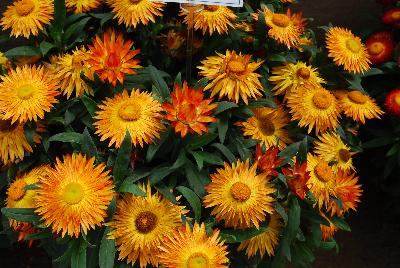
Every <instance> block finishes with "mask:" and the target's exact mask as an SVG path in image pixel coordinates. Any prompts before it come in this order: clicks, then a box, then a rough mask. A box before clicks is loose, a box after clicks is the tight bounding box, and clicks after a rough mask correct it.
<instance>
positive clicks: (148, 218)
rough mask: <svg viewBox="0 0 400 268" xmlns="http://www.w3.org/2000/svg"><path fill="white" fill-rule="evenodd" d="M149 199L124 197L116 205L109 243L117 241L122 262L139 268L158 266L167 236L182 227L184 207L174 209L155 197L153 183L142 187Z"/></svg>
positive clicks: (160, 198)
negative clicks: (124, 261)
mask: <svg viewBox="0 0 400 268" xmlns="http://www.w3.org/2000/svg"><path fill="white" fill-rule="evenodd" d="M139 187H140V188H141V189H142V190H143V191H144V192H145V194H146V196H134V195H132V194H125V195H123V196H122V197H121V198H120V199H119V200H118V201H117V210H116V212H115V215H114V217H113V221H112V222H111V223H109V224H108V225H109V226H110V227H111V232H110V233H109V235H108V236H109V237H108V239H115V240H116V244H117V247H118V251H119V257H118V259H119V260H123V259H125V258H127V262H128V264H129V263H132V265H133V264H135V263H136V262H137V261H138V262H139V264H140V267H146V265H147V264H151V265H153V266H158V261H159V260H158V256H157V255H158V253H159V249H158V246H160V245H161V244H162V242H163V239H164V237H165V236H168V235H171V234H172V233H173V232H174V231H175V229H177V228H178V227H180V226H181V225H182V219H181V215H182V214H184V213H186V210H185V209H184V208H185V207H182V206H178V205H174V204H172V203H171V202H169V201H168V200H167V199H165V198H163V197H162V195H161V194H159V193H157V192H156V193H152V192H151V187H150V183H149V184H147V185H140V186H139Z"/></svg>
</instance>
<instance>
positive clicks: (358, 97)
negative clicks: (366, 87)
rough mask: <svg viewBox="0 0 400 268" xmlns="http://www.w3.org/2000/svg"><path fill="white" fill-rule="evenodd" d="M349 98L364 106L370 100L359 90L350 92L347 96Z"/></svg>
mask: <svg viewBox="0 0 400 268" xmlns="http://www.w3.org/2000/svg"><path fill="white" fill-rule="evenodd" d="M347 96H348V97H349V99H350V100H351V101H352V102H354V103H357V104H364V103H366V102H367V100H368V96H366V95H364V94H362V93H361V92H360V91H358V90H353V91H351V92H349V93H348V94H347Z"/></svg>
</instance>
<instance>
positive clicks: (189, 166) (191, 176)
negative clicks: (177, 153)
mask: <svg viewBox="0 0 400 268" xmlns="http://www.w3.org/2000/svg"><path fill="white" fill-rule="evenodd" d="M185 174H186V179H187V181H188V182H189V186H190V188H192V189H193V190H194V192H195V193H196V194H197V195H198V196H200V197H202V196H203V195H204V183H203V182H202V180H201V177H200V174H199V171H198V170H196V166H195V165H194V164H193V163H192V162H190V161H187V162H186V165H185Z"/></svg>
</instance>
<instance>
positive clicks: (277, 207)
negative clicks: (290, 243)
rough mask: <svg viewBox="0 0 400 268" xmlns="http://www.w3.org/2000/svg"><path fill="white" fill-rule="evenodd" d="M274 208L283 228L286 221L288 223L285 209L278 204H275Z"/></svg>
mask: <svg viewBox="0 0 400 268" xmlns="http://www.w3.org/2000/svg"><path fill="white" fill-rule="evenodd" d="M274 208H275V210H276V212H278V213H279V215H280V216H281V217H282V219H283V222H284V223H285V226H286V225H287V221H288V215H287V213H286V211H285V209H284V208H283V207H282V205H281V204H279V203H278V202H277V203H275V205H274Z"/></svg>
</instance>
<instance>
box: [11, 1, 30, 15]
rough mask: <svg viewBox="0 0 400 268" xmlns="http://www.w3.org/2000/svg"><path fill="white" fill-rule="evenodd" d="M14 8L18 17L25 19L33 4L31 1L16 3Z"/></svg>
mask: <svg viewBox="0 0 400 268" xmlns="http://www.w3.org/2000/svg"><path fill="white" fill-rule="evenodd" d="M15 8H16V10H17V14H18V15H20V16H22V17H25V16H28V15H29V14H30V13H31V12H32V11H33V9H34V8H35V4H34V3H33V1H32V0H21V1H19V2H17V3H16V5H15Z"/></svg>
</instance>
